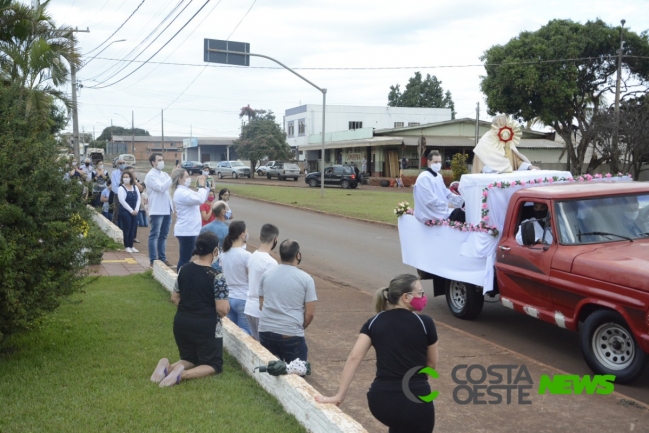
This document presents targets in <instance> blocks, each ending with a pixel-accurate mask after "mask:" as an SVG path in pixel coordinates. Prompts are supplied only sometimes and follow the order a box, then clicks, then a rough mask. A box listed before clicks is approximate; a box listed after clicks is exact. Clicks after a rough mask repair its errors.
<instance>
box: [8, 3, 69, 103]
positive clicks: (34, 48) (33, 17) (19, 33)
mask: <svg viewBox="0 0 649 433" xmlns="http://www.w3.org/2000/svg"><path fill="white" fill-rule="evenodd" d="M48 4H49V0H47V1H45V2H43V3H42V4H40V5H38V6H37V7H34V8H32V7H30V6H27V5H24V4H22V3H20V2H18V1H12V2H10V3H8V2H6V1H2V2H0V8H2V7H3V6H4V10H2V12H1V13H0V29H2V30H1V31H0V78H1V79H2V80H3V81H4V82H5V83H9V82H10V83H13V84H16V85H17V86H19V87H21V88H23V89H25V90H24V91H23V92H21V97H22V98H24V99H25V100H27V102H28V103H27V105H26V108H27V110H30V109H31V108H33V107H38V108H39V109H40V108H42V107H49V99H48V96H51V97H54V98H55V99H58V100H60V101H62V102H63V103H64V104H65V105H66V106H67V107H68V108H70V107H71V102H70V100H69V99H68V98H67V96H66V95H65V93H64V92H62V91H61V90H60V87H61V86H62V85H63V84H65V83H67V81H68V77H69V74H70V65H75V66H77V67H78V66H79V64H80V56H79V53H78V52H77V51H76V49H75V37H74V33H73V32H72V28H71V27H59V28H57V26H56V24H55V23H54V21H53V20H52V17H51V16H50V15H49V13H48V11H47V6H48Z"/></svg>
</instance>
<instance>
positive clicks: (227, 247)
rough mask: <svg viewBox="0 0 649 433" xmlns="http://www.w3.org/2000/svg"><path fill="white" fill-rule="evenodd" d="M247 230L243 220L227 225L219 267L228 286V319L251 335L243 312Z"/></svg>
mask: <svg viewBox="0 0 649 433" xmlns="http://www.w3.org/2000/svg"><path fill="white" fill-rule="evenodd" d="M247 242H248V231H247V230H246V223H245V222H243V221H233V222H232V224H230V227H228V235H227V236H226V237H225V239H224V240H223V254H221V260H220V262H221V267H222V268H223V274H224V275H225V280H226V281H227V282H228V287H229V288H230V312H229V313H228V319H230V320H232V322H234V323H235V324H236V325H237V326H238V327H239V328H241V329H242V330H243V331H244V332H245V333H246V334H248V335H251V332H250V326H248V320H247V319H246V315H245V314H244V310H245V309H246V299H247V298H248V262H249V260H250V256H251V255H252V254H250V253H249V252H248V251H246V243H247Z"/></svg>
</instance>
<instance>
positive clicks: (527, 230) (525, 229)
mask: <svg viewBox="0 0 649 433" xmlns="http://www.w3.org/2000/svg"><path fill="white" fill-rule="evenodd" d="M521 235H522V238H523V245H525V246H526V247H529V246H532V245H534V244H535V243H536V233H535V232H534V221H525V222H524V223H522V224H521Z"/></svg>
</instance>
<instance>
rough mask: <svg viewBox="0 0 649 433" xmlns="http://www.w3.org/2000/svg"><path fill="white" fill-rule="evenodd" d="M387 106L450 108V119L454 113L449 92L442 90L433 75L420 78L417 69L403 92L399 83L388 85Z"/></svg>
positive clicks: (453, 117) (440, 84)
mask: <svg viewBox="0 0 649 433" xmlns="http://www.w3.org/2000/svg"><path fill="white" fill-rule="evenodd" d="M388 107H425V108H450V109H451V118H452V119H455V114H456V113H455V103H454V102H453V98H452V97H451V92H450V91H449V90H447V91H446V92H444V89H443V88H442V82H441V81H439V80H438V79H437V77H435V76H434V75H430V74H426V79H425V80H422V78H421V72H419V71H417V72H415V75H414V76H413V77H411V78H410V80H408V84H406V88H405V89H404V91H403V93H402V92H401V88H400V86H399V84H396V85H394V86H390V93H388Z"/></svg>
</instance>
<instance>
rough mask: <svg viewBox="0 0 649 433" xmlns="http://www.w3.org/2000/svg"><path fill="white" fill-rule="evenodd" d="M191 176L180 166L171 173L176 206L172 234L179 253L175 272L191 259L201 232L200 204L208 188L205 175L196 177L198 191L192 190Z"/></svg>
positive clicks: (172, 193) (172, 191) (205, 196)
mask: <svg viewBox="0 0 649 433" xmlns="http://www.w3.org/2000/svg"><path fill="white" fill-rule="evenodd" d="M191 184H192V178H191V176H190V175H189V173H188V172H187V171H186V170H185V169H182V168H177V169H175V170H174V171H173V173H171V195H172V196H173V200H174V205H175V206H176V225H175V226H174V236H176V239H178V245H179V248H180V254H179V257H178V264H177V265H176V272H178V271H180V268H181V267H182V266H183V265H184V264H185V263H189V261H190V260H191V259H192V251H193V250H194V245H195V244H196V237H197V236H198V235H199V233H200V232H201V211H200V210H199V208H200V206H201V204H202V203H203V202H204V201H205V199H206V198H207V193H208V192H209V190H208V189H207V188H205V177H203V176H199V177H198V191H192V190H191V189H189V187H190V186H191Z"/></svg>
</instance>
